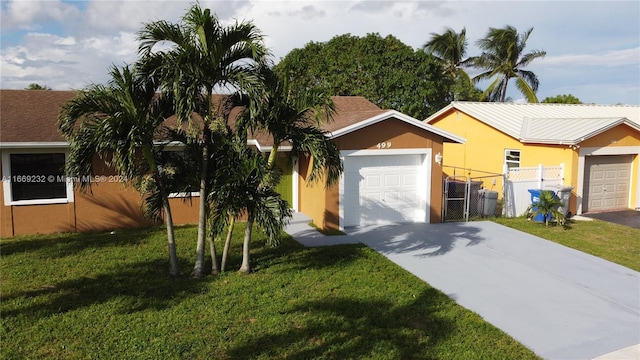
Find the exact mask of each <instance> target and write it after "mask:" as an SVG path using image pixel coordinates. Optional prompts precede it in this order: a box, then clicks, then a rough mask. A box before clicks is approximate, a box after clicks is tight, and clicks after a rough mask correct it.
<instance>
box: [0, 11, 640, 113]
mask: <svg viewBox="0 0 640 360" xmlns="http://www.w3.org/2000/svg"><path fill="white" fill-rule="evenodd" d="M192 3H194V1H191V0H184V1H182V0H180V1H177V0H173V1H162V2H160V1H151V0H132V1H129V0H92V1H69V2H61V1H59V0H51V1H32V0H17V1H4V0H2V2H1V3H0V6H2V14H1V20H2V30H3V31H2V44H3V47H2V60H1V63H0V65H1V67H0V81H1V83H0V86H1V87H2V88H24V87H26V86H27V85H28V84H29V83H30V82H38V83H41V84H43V85H47V86H50V87H52V88H54V89H68V88H80V87H83V86H85V85H87V84H88V83H90V82H104V81H105V80H106V77H107V67H108V66H109V65H111V64H112V63H115V64H117V65H121V64H123V63H125V62H126V63H131V62H133V61H135V59H136V56H137V41H136V32H137V31H138V30H139V29H140V27H141V24H142V23H144V22H151V21H155V20H158V19H164V20H167V21H170V22H177V21H179V20H180V18H181V17H182V16H183V15H184V13H185V10H186V9H188V8H189V6H190V5H191V4H192ZM200 3H201V5H202V6H203V7H204V8H210V9H211V11H212V12H213V13H215V14H217V16H218V18H219V19H220V21H221V22H222V23H223V24H230V23H232V22H234V21H236V19H237V20H238V21H245V20H248V21H253V22H254V23H255V24H256V26H257V27H258V28H259V29H260V30H261V31H262V33H263V34H264V35H265V42H266V45H267V47H269V49H270V50H271V52H272V53H273V55H274V60H275V61H276V62H277V61H279V59H280V58H281V57H284V56H285V55H286V54H287V53H289V52H290V51H291V50H292V49H294V48H300V47H303V46H304V45H305V44H307V43H308V42H310V41H328V40H330V39H331V38H333V37H334V36H337V35H341V34H346V33H350V34H352V35H357V36H364V35H366V34H367V33H375V32H377V33H380V34H381V35H382V36H387V35H393V36H395V37H396V38H398V39H400V40H401V41H402V42H404V43H405V44H407V45H409V46H411V47H413V48H418V47H420V46H422V45H423V44H424V43H425V42H426V41H428V39H429V37H430V34H431V33H440V32H442V31H443V29H444V28H445V27H451V28H453V29H454V30H456V31H460V30H461V29H462V28H463V27H465V28H466V29H467V37H468V40H469V49H468V55H469V56H474V55H478V53H479V50H478V48H477V47H476V45H475V41H476V40H477V39H479V38H481V37H482V36H484V35H485V33H486V31H487V29H488V28H489V27H502V26H505V25H507V24H508V25H513V26H515V27H516V28H517V29H518V30H520V31H524V30H526V29H528V28H530V27H535V30H534V31H533V33H532V35H531V37H530V38H529V41H528V44H527V49H526V50H533V49H542V50H546V51H547V57H546V58H544V59H538V60H536V61H534V62H533V63H532V64H531V66H529V67H528V69H529V70H532V71H534V72H535V73H536V74H537V75H538V78H539V80H540V91H539V93H538V97H540V98H544V97H545V96H555V95H557V94H558V93H557V92H558V91H565V90H566V91H573V92H575V94H574V95H576V96H578V95H579V97H580V99H583V98H584V99H585V100H588V101H594V102H603V103H606V102H618V101H626V100H624V98H627V99H631V100H628V101H626V102H633V101H632V100H633V98H634V97H635V98H636V99H637V100H636V101H635V103H640V93H639V90H638V86H634V84H633V83H631V84H629V81H635V83H640V81H639V79H640V75H639V74H640V70H637V69H634V67H635V68H640V67H638V65H639V64H640V48H639V47H638V44H640V33H638V31H637V24H638V23H640V11H639V10H640V2H629V1H619V2H607V1H588V2H585V1H575V2H573V1H572V2H553V3H551V2H545V1H521V2H518V3H517V4H516V5H515V6H512V5H513V4H512V3H509V2H506V1H446V2H440V1H360V0H355V1H348V0H344V1H322V0H311V1H276V0H270V1H253V0H250V1H244V0H239V1H220V0H200ZM612 19H615V21H612ZM25 29H26V30H28V31H30V32H29V33H26V32H25ZM25 34H27V35H25ZM625 49H626V50H625ZM470 71H472V70H470ZM585 78H590V79H592V80H593V81H592V82H593V83H597V84H602V89H604V88H605V87H606V89H607V90H606V91H601V90H600V91H599V90H597V89H598V87H597V86H593V87H584V85H585V80H584V79H585ZM630 79H631V80H630ZM579 92H580V93H579ZM510 95H511V94H510ZM512 97H513V98H518V97H520V95H517V93H516V94H515V95H512ZM599 99H600V100H599Z"/></svg>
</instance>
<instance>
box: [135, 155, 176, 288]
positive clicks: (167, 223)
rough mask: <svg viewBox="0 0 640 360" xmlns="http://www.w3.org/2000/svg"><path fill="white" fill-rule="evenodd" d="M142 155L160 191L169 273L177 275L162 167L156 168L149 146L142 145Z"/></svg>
mask: <svg viewBox="0 0 640 360" xmlns="http://www.w3.org/2000/svg"><path fill="white" fill-rule="evenodd" d="M142 153H143V156H144V157H145V159H146V161H147V164H148V165H149V167H150V168H151V171H152V172H153V178H154V179H155V181H156V184H157V185H158V191H160V198H161V199H162V208H163V210H164V217H165V220H164V223H165V226H166V227H167V245H168V247H169V275H171V276H172V277H174V278H175V277H178V275H180V271H179V269H178V255H177V251H176V238H175V232H174V230H173V216H172V215H171V205H170V204H169V194H167V189H166V188H165V187H164V182H163V181H162V175H161V174H160V172H161V171H162V169H160V168H158V164H157V163H156V161H155V159H154V157H153V154H152V153H151V149H150V148H149V147H144V148H143V149H142Z"/></svg>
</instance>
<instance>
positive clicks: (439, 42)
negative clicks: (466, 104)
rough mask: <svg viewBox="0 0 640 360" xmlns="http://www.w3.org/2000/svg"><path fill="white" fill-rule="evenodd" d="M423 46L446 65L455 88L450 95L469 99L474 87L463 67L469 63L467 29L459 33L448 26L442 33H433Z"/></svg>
mask: <svg viewBox="0 0 640 360" xmlns="http://www.w3.org/2000/svg"><path fill="white" fill-rule="evenodd" d="M422 48H423V49H424V50H425V51H426V52H428V53H430V54H431V55H433V56H435V57H436V58H437V59H438V60H439V61H440V62H441V63H442V64H443V67H444V74H445V76H447V77H448V78H449V79H450V80H451V83H452V84H453V88H452V89H451V90H450V96H451V98H452V99H453V100H469V99H468V98H469V97H472V96H471V94H472V91H470V90H472V89H473V88H474V86H473V82H472V81H471V78H470V77H469V74H467V72H466V71H465V70H464V69H463V68H462V67H464V66H466V65H468V59H466V58H465V57H466V56H467V29H466V28H462V30H461V31H460V33H457V32H456V31H455V30H453V29H452V28H446V29H445V31H444V32H443V33H442V34H438V33H431V39H430V40H429V41H427V42H426V43H425V44H424V45H423V46H422Z"/></svg>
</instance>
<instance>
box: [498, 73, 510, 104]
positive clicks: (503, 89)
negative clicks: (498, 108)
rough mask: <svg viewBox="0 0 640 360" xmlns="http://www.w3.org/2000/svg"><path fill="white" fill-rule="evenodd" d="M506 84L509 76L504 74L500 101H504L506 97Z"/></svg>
mask: <svg viewBox="0 0 640 360" xmlns="http://www.w3.org/2000/svg"><path fill="white" fill-rule="evenodd" d="M507 85H509V78H508V77H507V76H506V75H505V77H504V83H503V84H502V94H501V95H500V102H504V100H505V99H506V98H507Z"/></svg>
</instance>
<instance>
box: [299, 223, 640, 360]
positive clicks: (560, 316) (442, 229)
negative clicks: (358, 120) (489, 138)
mask: <svg viewBox="0 0 640 360" xmlns="http://www.w3.org/2000/svg"><path fill="white" fill-rule="evenodd" d="M346 232H347V234H348V236H338V237H328V238H325V239H317V238H316V239H315V240H314V241H315V242H316V243H322V242H323V241H322V240H325V241H329V242H331V241H332V240H331V238H335V240H333V241H335V242H337V243H351V242H356V241H355V240H357V242H361V243H364V244H366V245H367V246H369V247H371V248H372V249H374V250H376V251H378V252H380V253H381V254H383V255H384V256H386V257H387V258H389V259H390V260H391V261H393V262H395V263H396V264H398V265H400V266H401V267H403V268H405V269H406V270H408V271H409V272H411V273H413V274H415V275H416V276H418V277H419V278H420V279H423V280H424V281H426V282H427V283H429V284H430V285H432V286H433V287H435V288H437V289H439V290H441V291H443V292H444V293H446V294H447V295H448V296H450V297H451V298H453V299H454V300H455V301H456V302H457V303H459V304H460V305H462V306H464V307H466V308H467V309H470V310H472V311H475V312H477V313H478V314H480V315H481V316H482V317H483V318H484V319H485V320H487V321H489V322H490V323H492V324H493V325H495V326H497V327H498V328H500V329H502V330H503V331H505V332H506V333H508V334H509V335H511V336H513V337H514V338H515V339H517V340H518V341H520V342H521V343H522V344H524V345H525V346H527V347H529V348H530V349H532V350H533V351H534V352H535V353H537V354H538V355H540V356H542V357H543V358H545V359H563V360H568V359H593V358H595V357H597V356H601V355H603V354H607V353H611V352H614V351H616V350H620V349H623V348H628V347H630V346H634V345H636V344H640V273H638V272H636V271H633V270H630V269H628V268H626V267H623V266H620V265H616V264H613V263H611V262H608V261H605V260H602V259H600V258H597V257H594V256H591V255H587V254H585V253H582V252H579V251H576V250H572V249H570V248H567V247H564V246H561V245H558V244H555V243H553V242H550V241H546V240H543V239H541V238H538V237H535V236H532V235H529V234H526V233H523V232H520V231H517V230H513V229H510V228H507V227H504V226H502V225H499V224H496V223H493V222H489V221H486V222H471V223H446V224H404V225H395V226H378V227H375V226H372V227H365V228H353V229H347V231H346ZM295 237H296V236H295V235H294V238H295ZM637 349H638V348H636V347H633V348H631V350H629V349H627V351H630V352H627V353H626V354H627V355H625V356H628V354H634V353H636V352H637ZM637 355H638V357H639V358H640V353H638V354H637Z"/></svg>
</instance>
